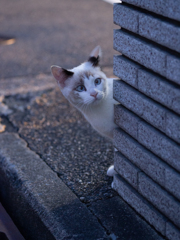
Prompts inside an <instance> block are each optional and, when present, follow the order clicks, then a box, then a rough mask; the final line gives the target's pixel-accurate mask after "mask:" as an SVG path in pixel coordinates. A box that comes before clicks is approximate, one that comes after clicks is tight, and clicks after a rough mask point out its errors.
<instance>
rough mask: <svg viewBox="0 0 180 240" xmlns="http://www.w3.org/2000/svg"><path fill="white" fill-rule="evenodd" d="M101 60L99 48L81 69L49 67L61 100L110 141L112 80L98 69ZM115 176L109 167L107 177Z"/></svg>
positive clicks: (112, 124)
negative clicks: (62, 98)
mask: <svg viewBox="0 0 180 240" xmlns="http://www.w3.org/2000/svg"><path fill="white" fill-rule="evenodd" d="M101 56H102V51H101V48H100V46H97V47H96V48H94V49H93V51H92V52H91V54H90V56H89V59H88V60H87V61H86V62H84V63H82V64H81V65H79V66H77V67H75V68H73V69H71V70H67V69H64V68H61V67H58V66H55V65H53V66H51V72H52V75H53V76H54V78H55V79H56V81H57V83H58V86H59V88H60V90H61V92H62V94H63V95H64V97H65V98H66V99H67V100H68V101H69V102H70V103H71V104H72V105H73V106H74V107H76V108H77V109H78V110H79V111H80V112H81V113H82V114H83V116H84V117H85V119H86V120H87V121H88V122H89V123H90V124H91V126H92V127H93V128H94V129H95V130H96V131H97V132H98V133H100V134H101V135H102V136H104V137H106V138H108V139H109V140H111V141H112V139H113V129H114V128H116V127H117V125H116V124H115V123H114V104H118V102H117V101H115V100H114V99H113V79H112V78H107V77H106V75H105V74H104V73H103V72H102V71H101V69H100V67H99V61H100V59H101ZM114 173H115V170H114V166H113V165H112V166H111V167H110V168H109V169H108V171H107V175H108V176H113V175H114Z"/></svg>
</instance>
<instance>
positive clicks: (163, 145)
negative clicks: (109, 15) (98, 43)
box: [113, 0, 180, 240]
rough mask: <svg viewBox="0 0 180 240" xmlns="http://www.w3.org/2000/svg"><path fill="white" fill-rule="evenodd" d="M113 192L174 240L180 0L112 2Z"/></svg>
mask: <svg viewBox="0 0 180 240" xmlns="http://www.w3.org/2000/svg"><path fill="white" fill-rule="evenodd" d="M114 23H115V24H117V25H118V26H119V29H116V30H114V49H115V50H116V51H118V52H119V54H117V55H115V56H114V74H115V75H116V76H117V77H118V78H119V80H114V98H115V99H116V100H117V101H118V102H119V103H120V104H119V105H116V106H115V109H114V118H115V123H116V124H117V125H118V128H117V129H115V131H114V146H115V148H116V149H117V150H118V151H115V153H114V166H115V170H116V172H117V174H116V175H115V176H114V180H113V188H114V189H115V190H116V191H117V192H118V193H119V195H120V196H121V197H122V198H123V199H124V200H125V201H126V202H127V203H128V204H130V205H131V207H132V208H134V209H135V210H136V211H137V213H138V214H140V215H141V216H142V217H143V218H144V219H145V220H146V221H147V222H148V223H149V224H150V225H151V226H152V227H154V228H155V229H156V230H157V231H158V232H159V233H161V234H162V235H163V236H164V237H165V238H166V239H169V240H180V1H179V0H177V1H174V0H166V1H164V0H158V1H157V0H151V1H148V0H123V1H122V3H117V4H114Z"/></svg>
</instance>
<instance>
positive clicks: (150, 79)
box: [114, 55, 180, 114]
mask: <svg viewBox="0 0 180 240" xmlns="http://www.w3.org/2000/svg"><path fill="white" fill-rule="evenodd" d="M114 74H115V75H116V76H117V77H119V78H121V79H122V80H123V81H125V82H126V83H128V84H130V85H131V86H133V87H135V88H137V89H138V90H139V91H140V92H142V93H144V94H145V95H147V96H149V97H150V98H152V99H154V100H156V101H158V102H159V103H161V104H162V105H164V106H166V107H168V108H170V109H172V110H173V111H175V112H177V113H179V114H180V88H179V86H178V85H176V84H173V83H171V82H170V81H167V79H165V78H163V77H160V76H159V75H157V74H154V73H153V72H150V71H148V69H145V68H143V67H142V66H141V65H139V64H137V63H135V62H134V61H132V60H130V59H128V58H127V57H125V56H123V55H122V56H118V55H116V56H114Z"/></svg>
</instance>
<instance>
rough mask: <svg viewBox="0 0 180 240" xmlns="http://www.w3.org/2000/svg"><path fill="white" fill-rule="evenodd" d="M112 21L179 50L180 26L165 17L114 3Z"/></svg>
mask: <svg viewBox="0 0 180 240" xmlns="http://www.w3.org/2000/svg"><path fill="white" fill-rule="evenodd" d="M114 23H115V24H117V25H119V26H121V27H122V28H125V29H127V30H128V31H131V32H134V33H136V34H139V35H141V36H143V37H145V38H147V39H150V40H152V41H154V42H156V43H158V44H161V45H163V46H165V47H168V48H170V49H172V50H175V51H178V52H180V27H179V26H178V25H176V24H173V23H170V22H169V21H168V20H165V18H161V17H157V16H154V15H150V14H148V13H145V12H144V11H143V10H142V9H138V10H137V8H134V7H131V6H129V5H128V6H127V5H124V4H119V3H116V4H114Z"/></svg>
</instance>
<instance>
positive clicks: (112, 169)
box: [107, 165, 116, 177]
mask: <svg viewBox="0 0 180 240" xmlns="http://www.w3.org/2000/svg"><path fill="white" fill-rule="evenodd" d="M115 173H116V172H115V170H114V165H112V166H110V167H109V168H108V170H107V175H108V176H110V177H113V176H114V174H115Z"/></svg>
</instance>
